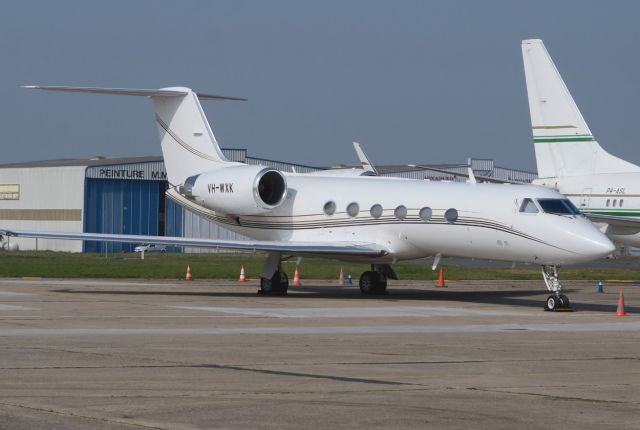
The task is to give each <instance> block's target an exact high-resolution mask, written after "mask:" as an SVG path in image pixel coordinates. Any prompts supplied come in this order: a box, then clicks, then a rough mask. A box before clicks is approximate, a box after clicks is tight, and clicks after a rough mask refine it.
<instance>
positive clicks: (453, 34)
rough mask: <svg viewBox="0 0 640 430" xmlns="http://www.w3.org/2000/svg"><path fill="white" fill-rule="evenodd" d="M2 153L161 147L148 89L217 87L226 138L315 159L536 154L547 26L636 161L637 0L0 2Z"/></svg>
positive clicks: (570, 69)
mask: <svg viewBox="0 0 640 430" xmlns="http://www.w3.org/2000/svg"><path fill="white" fill-rule="evenodd" d="M0 9H1V10H0V51H1V52H2V62H1V63H0V64H2V68H1V69H0V118H1V121H2V123H1V125H2V130H3V133H2V138H1V140H0V148H2V151H1V153H0V157H1V158H0V162H17V161H31V160H43V159H58V158H86V157H90V156H93V155H97V154H100V155H105V156H109V157H117V156H140V155H157V154H160V148H159V143H158V135H157V130H156V126H155V123H154V121H153V113H152V110H151V104H150V102H149V101H148V100H146V99H144V98H134V97H131V98H128V97H110V96H97V95H78V94H57V93H44V92H37V91H27V90H20V89H18V86H19V85H23V84H45V85H78V86H111V87H132V88H157V87H163V86H174V85H184V86H189V87H192V88H194V89H195V90H197V91H201V92H208V93H213V94H222V95H230V96H241V97H247V98H248V99H249V101H248V102H245V103H241V102H222V103H220V102H204V103H203V104H204V109H205V111H206V113H207V116H208V118H209V121H210V122H211V124H212V128H213V131H214V133H215V134H216V137H217V138H218V140H219V141H220V142H221V144H222V146H223V147H237V148H247V149H248V150H249V154H251V155H254V156H258V157H264V158H272V159H282V160H286V161H293V162H299V163H303V164H310V165H329V164H335V163H354V162H355V161H356V158H355V155H354V153H353V150H352V148H351V144H350V142H351V141H352V140H358V141H360V142H361V143H362V144H363V145H364V147H365V150H366V151H367V152H368V153H369V155H370V157H371V158H372V160H373V162H374V163H378V164H391V163H394V164H402V163H416V162H421V163H447V162H464V161H465V160H466V158H467V157H470V156H471V157H483V158H494V159H495V160H496V162H497V163H498V164H499V165H503V166H509V167H517V168H523V169H528V170H535V160H534V153H533V144H532V143H531V142H532V138H531V133H530V123H529V112H528V106H527V99H526V90H525V84H524V75H523V70H522V59H521V51H520V41H521V40H522V39H526V38H541V39H543V40H544V41H545V44H546V46H547V49H548V50H549V51H550V53H551V55H552V57H553V58H554V60H555V62H556V64H557V65H558V68H559V69H560V72H561V73H562V75H563V77H564V79H565V81H566V83H567V85H568V87H569V89H570V91H571V92H572V94H573V96H574V98H575V99H576V102H577V103H578V105H579V107H580V108H581V110H582V112H583V115H584V116H585V118H586V120H587V123H588V124H589V126H590V128H591V130H592V132H593V133H594V134H595V136H596V138H597V139H598V140H599V141H600V143H601V144H602V145H603V146H604V147H605V148H606V149H607V150H609V151H610V152H612V153H614V154H616V155H618V156H620V157H623V158H625V159H627V160H629V161H631V162H634V163H640V153H639V151H638V138H637V136H636V134H635V132H634V124H635V123H636V122H637V118H638V115H639V114H640V105H639V104H638V103H637V101H638V100H639V99H640V78H639V76H640V61H639V58H640V52H639V51H638V46H640V25H638V17H640V2H636V1H607V2H605V1H584V0H581V1H558V0H556V1H539V0H538V1H535V2H524V1H438V2H430V1H401V0H397V1H364V0H363V1H328V0H323V1H293V0H292V1H239V0H232V1H171V2H161V1H116V0H109V1H101V2H98V1H86V0H82V1H39V2H36V1H25V0H20V1H10V2H3V3H2V5H1V6H0Z"/></svg>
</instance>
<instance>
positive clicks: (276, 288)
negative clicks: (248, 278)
mask: <svg viewBox="0 0 640 430" xmlns="http://www.w3.org/2000/svg"><path fill="white" fill-rule="evenodd" d="M288 289H289V278H288V277H287V274H286V273H284V272H280V271H276V272H275V273H274V274H273V276H272V277H271V279H269V278H260V290H262V293H263V294H267V295H271V296H283V295H285V294H287V290H288Z"/></svg>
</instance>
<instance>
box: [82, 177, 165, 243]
mask: <svg viewBox="0 0 640 430" xmlns="http://www.w3.org/2000/svg"><path fill="white" fill-rule="evenodd" d="M86 181H87V185H86V193H85V210H86V216H85V226H84V231H86V232H91V233H115V234H140V235H158V225H159V223H158V220H159V217H160V216H161V215H162V214H160V213H159V203H160V198H159V196H160V193H164V190H165V188H166V182H164V181H123V180H117V179H87V180H86ZM135 246H136V244H127V243H98V242H88V241H87V242H85V245H84V251H85V252H120V251H127V252H130V251H133V248H134V247H135Z"/></svg>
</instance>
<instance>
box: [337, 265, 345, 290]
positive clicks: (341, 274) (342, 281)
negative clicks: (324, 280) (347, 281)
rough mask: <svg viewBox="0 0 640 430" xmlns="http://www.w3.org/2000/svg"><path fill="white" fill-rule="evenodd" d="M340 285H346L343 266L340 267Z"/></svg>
mask: <svg viewBox="0 0 640 430" xmlns="http://www.w3.org/2000/svg"><path fill="white" fill-rule="evenodd" d="M338 285H340V286H341V287H344V272H343V271H342V267H341V268H340V277H339V278H338Z"/></svg>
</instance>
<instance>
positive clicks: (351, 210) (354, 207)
mask: <svg viewBox="0 0 640 430" xmlns="http://www.w3.org/2000/svg"><path fill="white" fill-rule="evenodd" d="M359 212H360V206H358V204H357V203H356V202H353V203H349V206H347V213H348V214H349V216H352V217H353V216H357V215H358V213H359Z"/></svg>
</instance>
